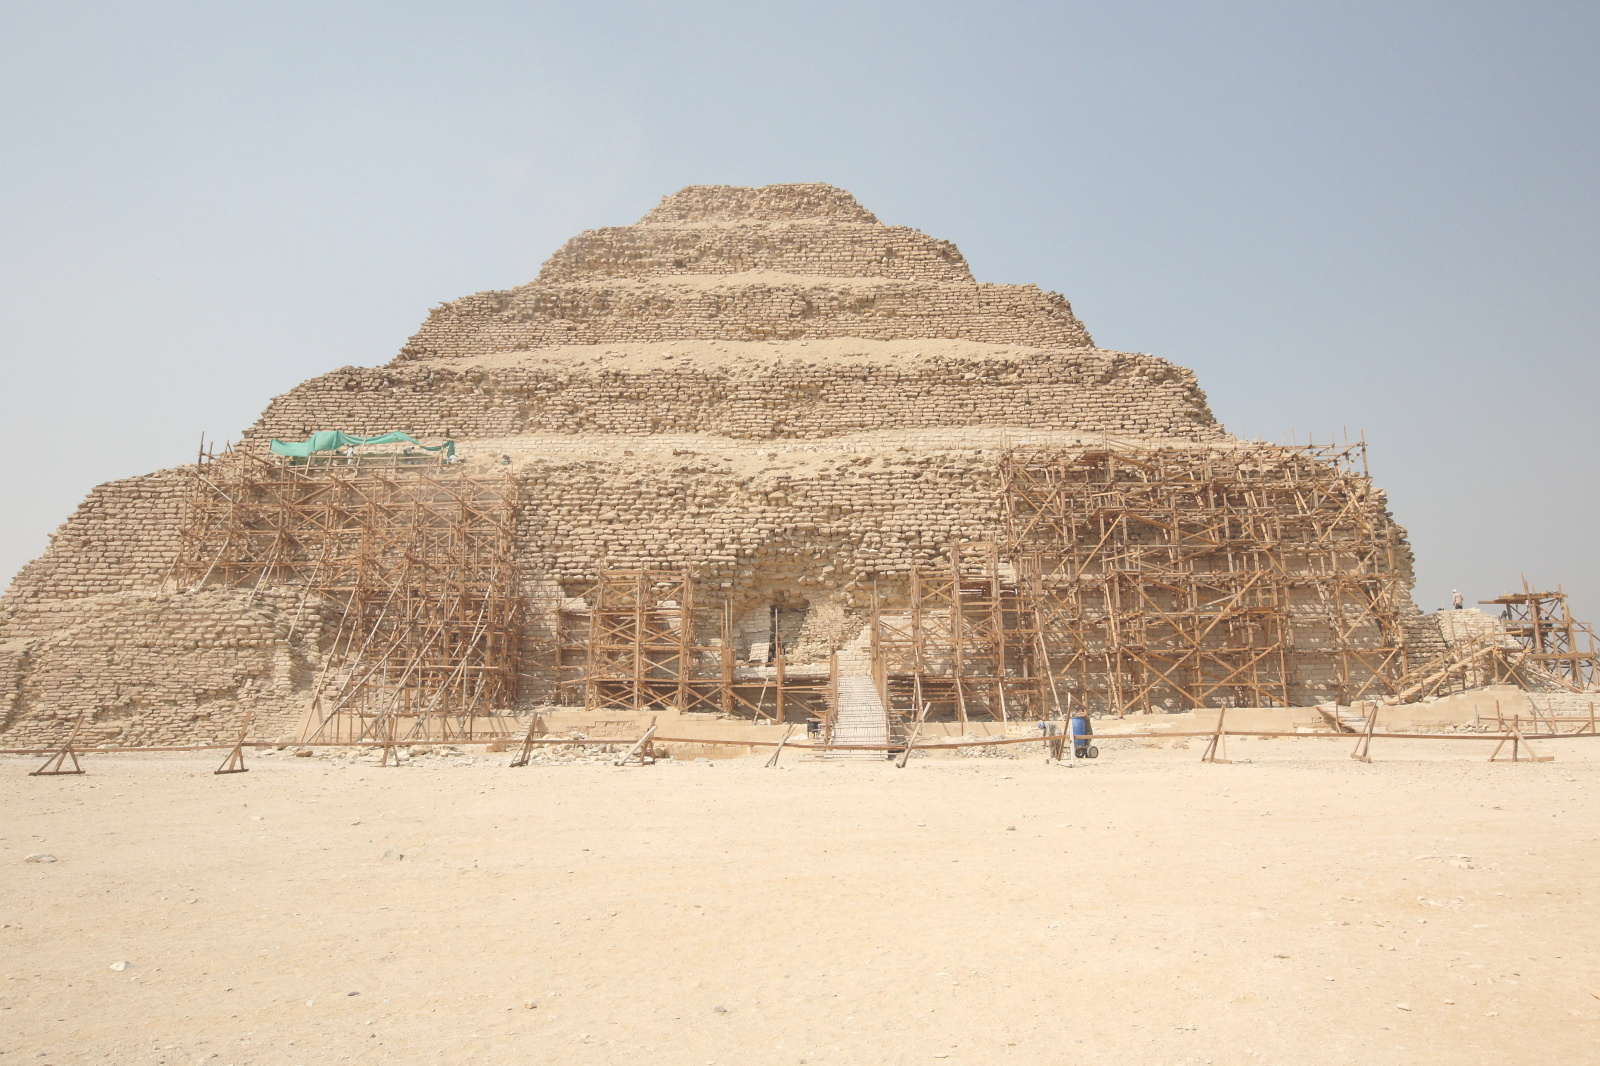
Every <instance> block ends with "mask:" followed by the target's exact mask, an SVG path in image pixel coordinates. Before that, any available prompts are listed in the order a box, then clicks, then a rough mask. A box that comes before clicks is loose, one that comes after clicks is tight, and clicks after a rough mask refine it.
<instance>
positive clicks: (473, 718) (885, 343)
mask: <svg viewBox="0 0 1600 1066" xmlns="http://www.w3.org/2000/svg"><path fill="white" fill-rule="evenodd" d="M333 429H337V430H342V431H345V432H347V433H351V434H356V435H363V436H364V435H376V434H380V433H384V432H387V431H390V430H403V431H405V432H407V433H410V434H412V435H414V436H417V437H421V438H433V439H437V438H450V439H454V440H456V441H457V442H458V446H459V453H458V454H459V456H460V459H461V461H460V462H446V461H444V460H442V459H439V458H437V457H428V456H425V455H423V454H420V453H414V454H405V450H404V449H389V450H388V451H384V450H382V449H377V448H374V447H362V448H355V449H353V450H352V451H351V452H350V454H342V453H327V454H322V455H318V456H314V457H312V458H310V459H304V460H293V461H291V460H288V459H283V458H280V457H276V456H272V455H269V454H268V449H267V444H268V441H269V439H271V438H280V439H298V438H304V437H307V436H308V435H309V434H311V433H314V432H317V431H321V430H333ZM1410 586H1411V555H1410V550H1409V548H1408V546H1407V544H1406V539H1405V533H1404V530H1402V529H1400V528H1399V527H1398V526H1397V525H1396V524H1395V523H1394V521H1393V520H1392V518H1391V517H1390V514H1389V512H1388V509H1387V503H1386V500H1385V498H1384V496H1383V494H1382V493H1381V492H1380V491H1378V490H1377V489H1376V488H1374V487H1373V485H1372V483H1371V481H1370V479H1369V477H1368V474H1367V471H1366V468H1365V452H1364V449H1363V447H1362V446H1361V445H1360V444H1359V443H1349V442H1344V443H1339V444H1333V443H1329V444H1324V445H1316V446H1311V445H1306V446H1290V447H1285V446H1279V445H1269V444H1264V443H1261V442H1257V441H1240V440H1237V439H1235V438H1233V437H1231V436H1230V435H1229V434H1228V433H1227V432H1226V431H1225V430H1224V429H1223V428H1222V427H1221V426H1220V425H1218V424H1217V422H1216V420H1215V419H1214V418H1213V417H1212V415H1211V412H1210V410H1209V408H1208V407H1207V404H1206V400H1205V396H1204V394H1203V393H1202V392H1201V391H1200V389H1199V387H1198V385H1197V383H1196V381H1195V378H1194V375H1193V374H1191V373H1190V372H1189V371H1187V370H1185V369H1183V368H1182V367H1179V366H1175V365H1173V364H1171V363H1168V362H1166V361H1164V360H1162V359H1159V358H1156V357H1154V356H1150V355H1141V354H1134V353H1127V352H1115V351H1108V350H1104V349H1100V348H1096V347H1095V346H1094V343H1093V341H1092V339H1091V338H1090V336H1089V333H1088V331H1087V330H1086V329H1085V328H1084V326H1083V324H1082V323H1081V322H1079V321H1078V319H1077V318H1076V317H1075V316H1074V314H1073V312H1072V308H1071V307H1070V305H1069V304H1068V303H1067V301H1066V300H1065V299H1063V298H1062V297H1060V296H1059V295H1056V294H1054V293H1047V292H1043V291H1041V290H1039V289H1038V288H1036V287H1034V286H1028V285H994V284H986V283H982V282H978V281H976V280H974V279H973V277H972V275H971V272H970V271H969V270H968V268H967V265H966V263H965V261H964V260H963V259H962V257H961V254H960V253H959V252H958V251H957V250H956V248H955V247H954V246H953V245H951V244H949V243H948V242H944V241H940V240H936V239H934V238H931V237H928V236H926V235H924V234H922V233H919V232H917V231H916V230H911V229H906V228H903V227H893V226H885V225H883V224H881V223H880V222H878V220H877V219H876V218H874V217H873V216H872V215H871V214H870V213H869V212H867V211H866V210H865V209H864V208H863V207H861V205H859V204H857V203H856V201H855V200H854V199H853V198H852V197H851V196H850V195H849V194H848V193H846V192H844V191H842V190H840V189H836V188H833V187H831V186H827V185H778V186H769V187H766V188H761V189H739V188H728V187H712V186H706V187H691V188H688V189H684V190H681V191H680V192H678V193H675V194H673V195H672V196H669V197H666V198H665V199H664V200H663V201H662V202H661V204H660V206H658V207H657V208H655V209H654V210H652V211H651V212H650V213H649V214H647V215H646V216H645V217H644V218H643V219H641V220H640V221H639V222H638V223H637V224H636V225H633V226H623V227H615V228H608V229H599V230H592V231H589V232H586V233H584V234H581V235H580V236H578V237H576V238H574V239H573V240H571V241H569V242H568V243H567V245H566V246H565V247H563V248H562V249H560V250H559V251H558V252H556V254H555V255H553V256H552V257H551V258H550V260H549V261H548V262H547V263H546V264H545V266H544V268H543V269H542V270H541V272H540V274H539V276H538V278H536V279H535V280H534V281H532V282H531V283H529V284H527V285H523V286H520V287H517V288H512V289H507V290H503V291H496V292H488V293H480V294H477V295H474V296H468V297H465V298H462V299H460V300H456V301H453V302H451V303H447V304H443V305H441V306H439V307H437V308H435V309H434V310H433V311H431V312H430V313H429V315H428V317H427V319H426V321H425V322H424V323H423V324H422V326H421V328H420V329H419V330H418V331H417V333H416V335H415V336H413V337H412V338H411V339H410V340H409V341H408V342H407V343H406V344H405V346H404V347H403V348H402V350H401V352H400V353H399V355H398V356H397V357H396V358H395V359H394V360H393V361H391V362H390V363H388V364H387V365H385V366H381V367H375V368H358V367H345V368H343V369H339V370H335V371H332V372H331V373H328V374H325V375H323V376H321V377H318V378H315V379H313V380H311V381H308V382H305V383H304V384H302V385H300V386H298V387H297V388H295V389H293V390H291V391H290V392H288V393H286V394H285V395H283V396H280V397H277V398H276V399H274V400H273V401H272V402H271V403H270V404H269V405H268V406H267V409H266V411H265V412H264V413H263V414H262V416H261V418H260V419H259V420H258V421H257V423H256V424H255V425H254V426H252V427H250V428H249V429H248V430H247V431H246V432H245V434H244V436H243V438H242V440H241V441H239V442H238V443H237V444H236V445H235V446H234V447H233V448H231V449H225V450H223V451H222V452H220V453H216V454H207V455H204V456H202V457H201V458H200V461H199V462H197V463H196V464H195V465H194V466H192V467H183V468H177V469H173V470H167V471H161V472H158V473H155V474H151V475H149V476H147V477H142V478H134V479H130V480H127V481H121V482H113V483H110V484H107V485H103V486H100V487H99V488H97V489H96V490H94V492H93V493H91V494H90V496H89V498H88V499H87V500H86V501H85V502H84V503H83V505H82V506H80V507H79V509H78V511H77V512H76V513H75V514H74V515H73V516H72V517H71V518H69V519H68V520H67V522H66V523H65V524H64V525H63V526H62V527H61V529H60V530H59V531H58V532H57V533H56V535H55V537H54V538H53V540H52V542H51V544H50V547H49V549H48V551H47V552H46V553H45V554H44V555H43V556H42V557H41V558H39V559H37V560H35V561H34V562H33V563H31V564H29V566H28V567H26V568H25V569H24V570H23V571H22V572H21V573H20V574H19V575H18V576H17V578H16V580H15V581H14V582H13V584H12V586H11V588H10V590H9V591H8V592H7V593H6V595H5V597H4V600H3V601H0V739H3V740H4V741H5V742H6V743H7V744H11V745H15V744H21V743H45V742H48V741H50V740H52V739H55V738H58V737H59V736H60V734H61V733H62V731H63V730H64V729H66V728H67V727H68V726H69V725H70V724H71V723H73V722H76V721H78V720H79V718H80V717H81V718H82V719H83V721H84V730H85V737H86V739H91V740H92V739H104V740H117V741H120V742H123V743H144V744H155V743H170V742H174V741H202V740H220V739H228V738H231V737H232V736H233V735H235V733H236V732H237V730H238V729H239V728H240V727H241V723H242V722H243V721H244V719H245V718H246V716H253V717H252V726H251V728H252V730H253V731H254V732H255V733H257V734H258V735H266V736H283V737H288V736H293V735H298V736H301V737H309V736H312V735H316V736H319V737H324V738H329V737H340V738H348V737H358V736H365V737H369V738H371V737H380V736H381V737H403V736H411V737H431V738H438V737H455V736H464V735H474V734H476V733H479V732H481V731H483V730H494V729H504V728H507V727H508V716H510V715H514V714H518V713H524V714H525V712H526V711H527V710H528V709H529V708H531V707H533V706H536V705H539V704H542V703H563V704H569V705H571V704H577V705H582V706H585V707H588V708H590V709H592V710H594V711H597V712H603V711H606V710H608V709H614V708H628V709H632V708H638V707H645V708H648V707H672V708H678V709H681V710H683V711H688V712H704V713H708V714H715V715H721V716H730V717H744V718H750V719H764V720H789V721H798V720H804V719H816V720H819V721H821V722H822V723H823V724H824V726H825V728H827V729H830V730H832V731H833V732H834V734H835V735H836V736H838V737H844V738H848V739H873V738H881V737H885V736H888V735H891V734H892V733H894V732H895V731H897V730H898V729H900V728H901V724H902V723H903V722H905V721H906V720H908V719H910V718H912V717H914V716H915V715H916V713H918V712H919V711H922V712H925V713H927V714H929V715H931V716H932V717H934V718H944V719H951V720H958V721H972V720H990V719H993V720H1006V721H1015V720H1026V719H1030V718H1040V717H1047V716H1048V717H1055V716H1058V715H1060V714H1062V713H1065V712H1067V711H1068V710H1071V709H1076V708H1086V709H1088V710H1090V711H1092V712H1094V713H1116V714H1125V713H1140V712H1162V711H1169V710H1185V709H1189V708H1193V707H1200V706H1211V707H1215V706H1251V707H1259V706H1267V707H1271V706H1285V705H1303V704H1308V703H1314V702H1318V701H1324V700H1332V699H1338V700H1341V701H1344V702H1350V701H1352V700H1356V699H1362V698H1368V699H1370V698H1380V697H1387V698H1395V697H1402V698H1408V694H1414V693H1417V692H1422V691H1424V690H1426V691H1429V692H1433V691H1438V690H1439V688H1440V686H1441V685H1444V686H1448V685H1453V684H1464V683H1467V679H1469V678H1474V677H1479V676H1480V675H1481V674H1482V673H1483V670H1484V669H1489V668H1490V667H1488V666H1486V665H1485V663H1486V662H1487V659H1485V657H1484V656H1485V655H1487V656H1489V657H1490V658H1494V659H1495V662H1496V663H1498V665H1494V666H1493V667H1492V668H1493V670H1497V671H1499V673H1500V674H1505V672H1506V671H1508V670H1510V671H1513V672H1515V671H1517V670H1520V671H1522V674H1520V675H1517V676H1519V677H1522V679H1523V680H1527V678H1528V677H1532V676H1534V675H1537V677H1538V678H1539V679H1543V680H1548V679H1549V678H1557V682H1551V683H1558V682H1559V683H1561V684H1569V683H1570V681H1571V678H1572V677H1579V678H1580V682H1581V677H1582V676H1587V675H1582V673H1581V670H1579V669H1578V668H1577V667H1573V668H1572V669H1566V668H1565V667H1562V669H1555V668H1553V667H1551V664H1550V663H1549V662H1546V661H1545V660H1543V659H1536V658H1528V657H1526V656H1524V657H1523V658H1516V657H1517V655H1518V654H1520V653H1518V652H1517V650H1516V645H1515V643H1514V642H1511V643H1508V641H1509V640H1510V638H1509V637H1507V636H1506V635H1505V634H1503V633H1502V634H1499V635H1491V636H1490V637H1488V638H1484V637H1483V635H1481V634H1474V635H1472V636H1471V637H1470V638H1466V639H1459V640H1458V639H1456V635H1454V634H1453V633H1445V632H1442V631H1441V628H1440V626H1439V625H1438V624H1437V623H1435V622H1434V621H1433V620H1432V619H1431V618H1429V617H1426V616H1423V615H1421V614H1420V613H1419V612H1418V611H1417V610H1416V609H1415V608H1414V607H1413V606H1412V604H1411V600H1410ZM1480 645H1481V647H1480ZM1469 652H1470V654H1469ZM1480 653H1481V654H1480ZM1530 654H1542V655H1545V656H1546V658H1548V656H1549V655H1550V654H1551V653H1549V652H1548V651H1545V650H1540V651H1537V652H1536V653H1530ZM1508 657H1509V658H1508ZM1469 659H1470V663H1469V662H1468V660H1469ZM1512 659H1515V661H1514V662H1513V661H1511V660H1512ZM1452 664H1454V665H1452ZM1462 664H1466V665H1462ZM1541 664H1542V665H1541ZM1557 665H1559V664H1557ZM1569 665H1570V664H1569ZM1563 669H1565V670H1566V672H1565V673H1563V672H1562V671H1563ZM1546 675H1548V677H1547V676H1546ZM1558 675H1559V676H1558ZM1497 676H1499V675H1497ZM1561 677H1565V678H1567V681H1560V678H1561ZM1569 687H1571V685H1570V684H1569Z"/></svg>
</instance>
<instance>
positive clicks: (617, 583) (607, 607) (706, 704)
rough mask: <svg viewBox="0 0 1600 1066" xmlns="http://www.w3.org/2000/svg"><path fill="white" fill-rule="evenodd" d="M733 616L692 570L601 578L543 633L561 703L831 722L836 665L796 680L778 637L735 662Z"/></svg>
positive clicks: (565, 603) (618, 572)
mask: <svg viewBox="0 0 1600 1066" xmlns="http://www.w3.org/2000/svg"><path fill="white" fill-rule="evenodd" d="M719 591H720V590H719ZM733 611H734V603H733V600H732V599H731V598H730V597H729V596H726V595H722V596H706V595H705V594H704V593H703V592H702V591H700V588H699V583H698V582H697V580H696V579H695V577H694V575H693V574H692V573H691V572H690V571H688V570H659V569H649V568H645V569H603V570H601V571H600V572H599V574H598V576H597V577H596V579H595V581H594V582H593V583H590V584H586V585H583V586H582V587H579V588H577V589H575V590H573V591H571V592H569V593H567V594H566V595H564V596H562V598H561V600H560V603H559V606H558V607H557V618H556V620H555V622H554V623H553V624H552V625H551V626H550V627H549V629H550V631H551V632H553V633H554V634H555V635H556V640H557V642H558V650H557V656H556V664H557V666H556V673H557V699H558V701H559V702H561V703H566V704H571V705H575V704H581V705H582V706H583V707H584V708H585V709H587V710H591V711H603V710H642V709H650V708H663V709H666V708H671V709H676V710H679V711H683V712H688V713H697V712H712V713H717V714H722V715H738V716H741V717H750V718H754V719H756V720H758V721H760V720H770V721H780V722H781V721H794V720H804V719H805V718H808V717H817V718H819V719H822V720H823V721H828V720H831V718H832V715H833V702H832V700H831V698H830V695H829V694H830V693H831V692H832V685H833V674H834V671H835V667H834V665H833V664H832V663H830V665H829V669H828V673H827V674H826V675H822V674H819V672H818V671H816V670H812V671H808V672H806V673H804V674H802V675H799V676H796V675H795V674H793V673H791V671H790V670H789V664H788V661H787V649H786V648H785V646H784V642H783V641H782V640H781V639H779V638H777V637H776V635H774V640H773V641H772V642H771V646H770V647H768V646H767V645H766V644H760V645H758V647H759V648H760V654H759V656H758V658H759V661H758V662H753V661H750V660H749V659H748V658H747V659H746V660H745V661H740V660H739V658H738V656H737V647H736V643H737V642H736V640H735V636H734V618H733Z"/></svg>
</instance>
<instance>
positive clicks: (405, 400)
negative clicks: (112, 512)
mask: <svg viewBox="0 0 1600 1066" xmlns="http://www.w3.org/2000/svg"><path fill="white" fill-rule="evenodd" d="M559 351H560V354H558V355H552V356H549V357H534V356H528V357H526V358H525V359H521V360H519V361H517V362H504V363H501V364H499V365H495V364H491V365H486V366H474V365H459V364H454V363H448V362H437V361H436V362H426V363H405V364H397V365H396V364H391V365H390V366H386V367H377V368H371V369H365V368H359V367H345V368H343V369H341V370H336V371H334V372H332V373H330V374H324V375H322V376H321V377H317V378H313V379H311V380H310V381H307V382H305V383H304V384H301V385H299V386H297V387H295V388H294V389H293V390H292V391H290V392H288V393H285V394H284V395H282V396H279V397H277V398H275V399H274V400H273V401H272V403H271V404H270V405H269V406H268V408H267V410H266V411H265V412H264V413H263V414H262V416H261V418H260V420H259V421H257V422H256V424H255V425H254V426H252V427H251V428H250V430H249V431H248V432H247V434H246V440H248V441H253V442H256V443H257V444H258V445H264V444H265V441H266V440H267V439H268V438H271V437H280V438H285V439H290V438H303V437H305V436H306V435H307V434H309V433H312V432H315V431H317V430H322V429H342V430H345V431H346V432H351V433H380V432H384V431H387V430H391V429H404V430H406V431H407V432H410V433H412V434H413V435H417V436H423V437H446V436H448V437H454V438H457V439H471V438H474V437H512V436H522V435H529V434H548V433H597V434H628V435H638V434H651V433H694V434H711V435H717V436H724V437H732V438H737V439H767V438H785V437H788V438H817V437H828V436H835V435H838V434H844V433H855V432H861V431H866V430H888V429H922V428H931V427H938V426H981V425H1007V426H1019V427H1033V428H1039V429H1052V430H1058V431H1063V432H1072V431H1078V432H1082V433H1102V432H1105V433H1113V434H1125V435H1130V436H1138V437H1164V438H1179V439H1188V440H1219V439H1222V438H1224V437H1225V436H1226V434H1225V433H1224V431H1223V430H1222V428H1221V427H1220V426H1218V425H1217V423H1216V421H1215V419H1214V418H1213V416H1212V414H1211V411H1210V409H1209V407H1208V406H1207V404H1206V399H1205V394H1204V393H1202V392H1201V391H1200V389H1199V386H1198V385H1197V384H1196V382H1195V379H1194V375H1193V374H1192V373H1190V372H1189V371H1187V370H1185V369H1183V368H1182V367H1177V366H1174V365H1173V364H1171V363H1168V362H1166V361H1165V360H1162V359H1157V358H1155V357H1154V356H1149V355H1133V354H1128V353H1122V352H1107V351H1102V350H1099V349H1083V350H1079V351H1073V352H1041V351H1038V350H1029V349H1021V350H1017V349H1010V350H1008V351H1007V353H1006V354H1004V355H995V356H991V357H988V358H981V359H980V358H957V357H936V356H927V357H920V358H919V357H915V356H914V355H912V354H911V353H907V355H906V357H905V358H903V359H900V360H892V361H891V360H881V359H861V360H857V361H840V362H830V363H821V362H809V361H802V360H800V359H796V358H775V357H774V356H773V355H772V354H770V353H768V354H766V355H765V357H764V358H756V357H755V356H753V355H752V356H750V357H748V358H741V359H738V360H727V359H724V360H722V361H713V360H711V359H700V360H697V359H696V358H695V357H694V356H693V355H692V354H690V353H685V354H684V355H683V356H681V357H680V358H678V359H677V360H676V361H670V360H657V361H655V362H654V364H653V365H635V366H626V367H617V368H611V367H608V366H604V365H599V364H598V363H597V362H595V361H591V360H592V357H593V352H590V351H584V350H582V349H576V350H575V349H570V348H563V349H560V350H559ZM669 355H670V353H669Z"/></svg>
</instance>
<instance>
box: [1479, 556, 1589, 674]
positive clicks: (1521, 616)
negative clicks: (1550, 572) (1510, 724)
mask: <svg viewBox="0 0 1600 1066" xmlns="http://www.w3.org/2000/svg"><path fill="white" fill-rule="evenodd" d="M1478 602H1479V603H1483V604H1496V605H1498V606H1499V607H1500V608H1501V611H1500V620H1501V622H1502V624H1504V626H1505V628H1506V632H1507V633H1508V634H1509V635H1510V637H1511V638H1512V639H1513V640H1515V641H1516V642H1517V644H1518V645H1520V646H1521V648H1522V649H1523V650H1524V651H1525V652H1526V653H1527V658H1528V659H1529V660H1530V661H1531V662H1532V664H1533V665H1535V666H1537V667H1538V668H1540V669H1541V670H1543V671H1544V672H1545V673H1547V674H1549V675H1551V676H1553V677H1554V678H1555V679H1557V680H1558V681H1559V683H1561V684H1562V685H1564V686H1565V687H1567V688H1569V689H1571V690H1572V691H1575V692H1584V691H1591V690H1593V688H1594V687H1595V685H1596V684H1597V683H1600V655H1597V653H1596V649H1595V639H1594V630H1593V629H1591V628H1590V627H1589V626H1588V625H1587V624H1586V623H1583V622H1579V621H1577V620H1575V619H1574V618H1573V617H1572V610H1571V608H1570V607H1568V605H1567V594H1566V593H1565V592H1563V591H1561V589H1560V588H1557V589H1556V590H1555V591H1554V592H1539V591H1537V590H1535V589H1534V587H1533V586H1532V585H1530V584H1528V579H1527V578H1526V577H1524V578H1523V579H1522V591H1521V592H1508V593H1505V594H1503V595H1500V596H1496V597H1495V598H1494V599H1492V600H1479V601H1478Z"/></svg>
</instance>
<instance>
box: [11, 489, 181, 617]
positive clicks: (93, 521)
mask: <svg viewBox="0 0 1600 1066" xmlns="http://www.w3.org/2000/svg"><path fill="white" fill-rule="evenodd" d="M187 490H188V475H187V474H185V473H184V472H183V471H182V470H178V469H171V470H162V471H158V472H157V473H154V474H148V475H145V476H143V477H135V478H126V479H124V480H121V481H109V482H107V483H106V484H104V485H100V486H97V487H96V488H95V489H93V490H92V491H91V492H90V493H89V496H88V498H87V499H85V500H84V501H83V503H81V504H79V505H78V509H77V510H76V511H74V512H73V513H72V515H71V517H69V518H68V519H67V520H66V521H65V522H63V523H62V524H61V526H60V528H59V529H57V530H56V532H55V533H54V534H52V536H51V538H50V545H49V547H48V548H47V549H46V550H45V553H44V554H43V555H41V556H39V558H37V559H35V560H34V561H33V562H31V563H29V564H28V565H27V566H25V567H23V568H22V571H21V572H20V573H19V574H17V576H16V579H15V580H14V581H13V582H12V584H11V587H10V588H9V589H8V590H7V591H6V593H5V595H4V596H3V597H0V639H5V640H13V639H17V638H27V637H32V636H38V635H40V634H42V633H46V632H49V631H52V630H55V629H59V628H61V627H62V626H64V625H72V624H75V622H76V620H77V616H78V615H79V614H80V613H82V612H83V611H85V610H90V609H92V608H91V607H90V606H89V605H88V603H87V598H89V597H96V596H104V595H108V594H111V593H118V592H127V591H132V590H153V589H155V588H157V587H158V586H159V585H160V584H161V581H162V579H163V578H164V577H165V576H166V574H167V573H168V571H169V570H170V569H171V567H172V564H173V561H174V560H175V559H176V558H177V554H178V530H179V527H180V523H181V521H182V515H183V506H184V498H185V494H186V493H187Z"/></svg>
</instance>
